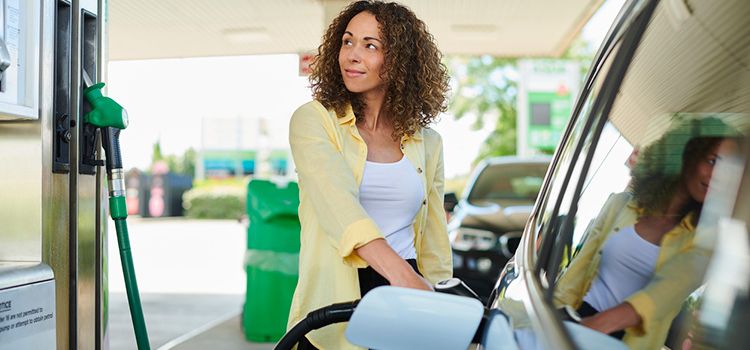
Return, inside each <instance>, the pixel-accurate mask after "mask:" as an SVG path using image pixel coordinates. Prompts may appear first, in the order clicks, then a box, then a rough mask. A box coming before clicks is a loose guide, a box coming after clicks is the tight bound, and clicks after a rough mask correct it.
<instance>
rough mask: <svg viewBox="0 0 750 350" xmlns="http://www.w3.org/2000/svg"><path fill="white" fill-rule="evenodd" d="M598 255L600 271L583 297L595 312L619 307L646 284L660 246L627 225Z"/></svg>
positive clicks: (652, 270) (652, 272) (612, 237)
mask: <svg viewBox="0 0 750 350" xmlns="http://www.w3.org/2000/svg"><path fill="white" fill-rule="evenodd" d="M601 254H602V259H601V262H600V263H599V271H598V273H597V275H596V278H595V279H594V281H593V282H592V283H591V288H590V289H589V292H588V293H587V294H586V296H585V297H584V298H583V301H585V302H587V303H589V304H590V305H591V306H593V307H594V309H596V310H597V311H605V310H607V309H610V308H612V307H615V306H617V305H620V304H621V303H622V302H623V301H625V299H627V297H629V296H631V295H632V294H633V293H635V292H637V291H639V290H641V289H642V288H643V287H645V286H646V285H647V284H648V282H649V281H650V280H651V276H653V274H654V268H655V267H656V259H657V258H658V257H659V246H657V245H655V244H653V243H651V242H649V241H647V240H645V239H643V238H642V237H641V236H639V235H638V233H637V232H635V228H634V227H633V226H628V227H624V228H622V229H621V230H620V231H619V232H615V233H612V234H611V235H610V236H609V238H608V239H607V242H605V243H604V247H603V248H602V250H601Z"/></svg>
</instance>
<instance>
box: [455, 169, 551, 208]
mask: <svg viewBox="0 0 750 350" xmlns="http://www.w3.org/2000/svg"><path fill="white" fill-rule="evenodd" d="M547 165H548V164H547V163H520V164H507V163H505V164H491V165H489V166H487V167H486V168H485V169H484V171H482V173H481V174H479V177H478V178H477V180H476V182H475V183H474V186H473V188H472V190H471V192H470V193H469V197H468V201H469V202H472V203H474V202H482V201H498V200H528V201H530V202H533V201H534V200H535V199H536V195H537V193H539V189H540V188H541V186H542V181H543V180H544V174H545V173H546V171H547Z"/></svg>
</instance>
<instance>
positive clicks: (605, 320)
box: [581, 302, 641, 334]
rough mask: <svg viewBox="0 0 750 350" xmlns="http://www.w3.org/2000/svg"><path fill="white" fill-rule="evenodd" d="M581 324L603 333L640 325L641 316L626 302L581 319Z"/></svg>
mask: <svg viewBox="0 0 750 350" xmlns="http://www.w3.org/2000/svg"><path fill="white" fill-rule="evenodd" d="M581 324H582V325H584V326H586V327H589V328H591V329H594V330H597V331H599V332H602V333H607V334H609V333H613V332H617V331H621V330H623V329H625V328H630V327H639V326H640V324H641V316H640V315H638V313H637V312H636V311H635V309H634V308H633V306H631V305H630V304H628V303H627V302H624V303H622V304H620V305H617V306H615V307H613V308H611V309H609V310H606V311H603V312H600V313H598V314H596V315H594V316H591V317H586V318H584V319H582V320H581Z"/></svg>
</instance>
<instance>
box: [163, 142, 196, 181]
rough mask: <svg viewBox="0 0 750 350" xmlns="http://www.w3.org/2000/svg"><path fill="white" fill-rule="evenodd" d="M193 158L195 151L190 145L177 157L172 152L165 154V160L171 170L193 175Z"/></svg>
mask: <svg viewBox="0 0 750 350" xmlns="http://www.w3.org/2000/svg"><path fill="white" fill-rule="evenodd" d="M195 158H196V152H195V150H194V149H193V148H192V147H191V148H188V149H187V150H186V151H185V153H183V154H182V156H179V157H178V156H175V155H172V154H170V155H168V156H166V161H167V165H168V166H169V170H170V171H171V172H173V173H177V174H184V175H190V176H193V175H194V174H195Z"/></svg>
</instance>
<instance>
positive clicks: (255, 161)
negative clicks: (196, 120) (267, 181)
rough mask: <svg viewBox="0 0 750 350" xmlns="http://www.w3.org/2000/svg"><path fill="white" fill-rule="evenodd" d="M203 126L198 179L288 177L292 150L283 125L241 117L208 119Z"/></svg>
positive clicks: (262, 119) (197, 164)
mask: <svg viewBox="0 0 750 350" xmlns="http://www.w3.org/2000/svg"><path fill="white" fill-rule="evenodd" d="M201 124H202V128H201V147H200V149H199V150H198V155H197V160H196V167H195V168H196V169H195V173H196V174H195V177H196V179H197V180H202V179H206V178H226V177H232V176H234V177H243V176H246V175H255V176H261V177H269V176H272V175H286V174H287V168H288V160H289V150H288V145H287V144H286V140H287V137H286V133H287V132H286V129H284V128H282V127H283V126H284V125H275V124H273V123H268V121H267V120H266V119H265V118H245V117H242V116H238V117H236V118H213V117H210V118H209V117H205V118H203V119H202V123H201ZM277 124H278V123H277Z"/></svg>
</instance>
